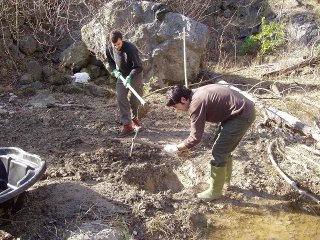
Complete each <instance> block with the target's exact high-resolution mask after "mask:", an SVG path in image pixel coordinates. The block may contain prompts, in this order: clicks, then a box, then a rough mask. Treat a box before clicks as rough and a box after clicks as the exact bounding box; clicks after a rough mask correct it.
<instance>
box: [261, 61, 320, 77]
mask: <svg viewBox="0 0 320 240" xmlns="http://www.w3.org/2000/svg"><path fill="white" fill-rule="evenodd" d="M318 61H320V57H314V58H311V59H307V60H304V61H301V62H299V63H296V64H294V65H292V66H289V67H286V68H282V69H278V70H275V71H272V72H267V73H264V74H262V75H261V76H262V77H270V76H274V75H281V74H285V73H287V72H289V71H292V70H295V69H298V68H301V67H305V66H308V65H311V64H314V63H317V62H318Z"/></svg>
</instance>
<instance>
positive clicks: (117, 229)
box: [0, 69, 320, 239]
mask: <svg viewBox="0 0 320 240" xmlns="http://www.w3.org/2000/svg"><path fill="white" fill-rule="evenodd" d="M252 71H253V72H254V71H255V69H252ZM244 75H246V76H249V75H250V74H249V72H241V71H239V72H237V73H236V74H233V75H230V74H229V75H225V76H223V77H221V78H220V79H217V80H221V79H223V80H226V81H228V82H234V83H237V84H241V85H237V86H238V87H240V88H243V90H248V89H249V88H250V87H248V86H251V87H252V86H254V85H255V84H256V83H257V82H259V80H257V78H255V77H250V78H249V77H246V78H245V77H243V76H244ZM310 76H311V75H309V76H306V77H307V78H308V77H309V80H310ZM282 80H283V81H280V80H279V81H278V85H277V86H279V87H282V88H286V89H288V88H289V87H290V86H289V85H288V83H286V80H285V79H282ZM308 84H310V85H308ZM308 84H306V83H305V82H304V83H303V84H302V83H301V84H300V85H299V86H301V88H303V89H304V91H301V88H298V87H296V88H293V89H291V90H290V91H286V92H283V94H282V96H289V93H290V99H291V98H292V99H293V100H292V99H291V101H289V100H288V99H287V98H284V97H283V98H282V99H280V100H275V99H272V98H271V99H269V98H270V97H272V96H273V95H272V94H270V93H269V94H268V92H267V91H261V89H260V90H259V89H257V91H256V92H254V93H256V95H259V96H260V97H261V96H262V97H264V98H265V99H263V100H264V101H266V102H267V103H270V104H272V105H273V106H276V107H281V106H283V105H285V106H287V107H288V106H289V105H290V104H291V105H293V106H294V103H296V102H297V101H296V100H294V99H295V98H294V97H297V98H299V99H301V98H303V97H306V96H307V97H309V98H311V100H312V101H313V102H314V103H316V104H318V106H319V98H318V97H319V96H318V91H319V88H318V86H317V85H316V84H313V83H312V82H311V81H309V83H308ZM243 86H244V87H243ZM256 88H258V87H257V86H256ZM251 90H252V89H251ZM251 92H253V91H251ZM312 97H314V98H312ZM9 98H10V96H9V94H2V95H1V96H0V101H1V114H0V123H1V125H0V129H1V135H0V145H1V146H15V147H20V148H22V149H24V150H25V151H28V152H30V153H34V154H37V155H39V156H40V157H41V158H42V159H45V160H46V162H47V170H46V173H45V174H44V176H43V178H42V179H41V180H40V181H39V182H38V183H37V184H35V185H34V186H33V187H32V188H31V189H29V190H28V191H27V193H26V199H25V204H24V207H23V208H22V209H21V210H20V211H19V212H17V213H15V214H13V215H11V216H10V218H9V219H7V220H6V219H2V221H3V222H4V224H3V226H1V229H3V230H4V231H6V232H7V233H10V234H11V235H12V236H14V237H15V238H20V239H316V236H320V232H319V229H318V227H316V226H319V224H320V220H319V218H318V216H319V214H320V210H319V205H317V204H316V203H314V202H313V201H311V200H310V199H308V198H306V197H303V196H301V195H299V194H298V193H296V192H295V191H294V190H293V189H292V188H291V187H290V186H289V185H288V184H287V183H286V182H285V181H284V180H283V179H282V178H281V177H280V176H279V174H278V173H277V172H276V171H275V168H274V167H273V166H272V164H271V162H270V160H269V157H268V154H267V148H268V146H269V144H270V141H271V140H272V139H274V138H275V133H274V131H273V127H272V125H270V126H262V125H261V124H260V123H262V115H261V114H260V113H259V111H258V117H257V120H256V122H255V124H254V126H252V128H251V129H250V131H249V132H248V133H247V135H246V136H245V137H244V139H243V140H242V141H241V143H240V145H239V146H238V148H237V150H236V151H235V152H234V161H235V163H234V171H233V178H232V185H233V187H232V189H231V190H230V191H226V193H225V196H224V197H223V198H221V199H219V200H216V201H214V202H209V203H206V202H201V201H199V200H197V199H196V198H195V194H196V193H197V192H199V191H201V190H203V189H204V188H205V187H206V181H207V178H208V175H209V171H208V166H209V161H210V159H211V155H210V149H211V146H212V143H213V142H212V140H213V136H214V132H215V130H216V128H217V126H216V125H214V124H207V126H206V131H205V134H204V137H203V141H202V143H201V144H200V145H198V146H197V147H196V148H195V149H193V151H191V152H190V153H189V156H188V157H187V158H178V157H172V156H169V155H166V154H165V153H164V152H162V151H161V150H159V149H157V148H154V147H150V146H146V145H142V144H135V145H134V147H133V152H132V156H131V157H129V153H130V147H131V137H128V138H125V139H118V138H117V134H118V131H119V129H120V125H119V124H118V123H117V121H118V119H119V117H118V109H117V106H116V104H115V99H114V98H113V99H104V98H98V97H90V96H84V95H79V94H78V95H68V94H61V93H52V92H49V91H39V92H38V93H37V94H36V95H35V96H33V97H28V98H26V97H25V98H24V97H18V98H17V99H16V100H15V101H13V102H9ZM147 100H149V101H150V110H149V112H148V114H147V116H146V117H145V118H144V119H143V131H141V132H139V134H138V138H140V139H142V140H144V141H148V142H153V143H156V144H157V145H159V146H162V145H164V144H167V143H177V142H179V141H181V140H183V139H184V138H186V137H187V136H188V134H189V131H188V130H189V121H188V117H187V116H186V115H185V114H182V113H176V112H174V111H173V110H172V109H169V108H167V107H165V106H164V96H163V94H153V95H151V96H150V97H149V98H148V99H147ZM260 100H261V99H260ZM52 102H55V103H61V104H66V103H76V104H83V105H88V106H90V107H92V108H91V109H85V108H81V107H51V108H48V107H46V104H47V103H52ZM317 102H318V103H317ZM296 104H297V103H296ZM293 108H294V107H293ZM299 109H306V108H304V107H303V106H300V108H299ZM308 110H309V111H310V112H311V113H313V115H312V114H311V115H312V116H319V114H317V111H318V113H319V109H317V108H316V107H315V109H313V108H312V107H311V106H309V108H308ZM305 111H307V110H305ZM299 113H300V115H299ZM295 114H297V115H298V116H297V117H299V118H301V119H303V120H306V121H308V122H310V123H311V124H312V116H311V115H308V114H307V113H305V112H304V113H301V111H300V112H299V111H296V112H295ZM308 116H309V117H308ZM286 131H287V133H290V131H289V130H286ZM290 134H291V133H290ZM292 134H293V135H294V136H298V135H299V134H297V133H292ZM296 139H298V140H296V141H295V142H293V143H291V146H292V147H293V148H295V147H298V146H297V145H298V144H300V143H304V144H307V143H309V144H310V145H311V146H312V144H314V143H313V142H312V141H311V140H310V139H309V138H307V137H305V136H300V137H297V138H296ZM279 159H280V158H279ZM313 159H314V161H315V162H316V163H318V164H319V163H320V160H319V157H318V158H313ZM299 160H300V161H302V158H299ZM281 164H282V165H281V167H283V168H284V169H285V170H286V172H287V173H288V174H289V175H291V176H293V177H294V178H295V180H297V181H298V182H299V183H301V184H302V186H303V187H305V188H308V189H309V190H310V191H312V192H313V193H315V194H317V195H318V197H319V195H320V179H319V176H320V169H319V167H317V166H318V165H314V164H312V163H311V164H310V163H299V162H298V163H293V162H288V161H282V162H281ZM243 214H246V217H244V215H243ZM281 214H285V215H286V217H287V218H286V217H284V218H283V217H281V216H282V215H281ZM294 214H298V216H299V217H297V218H295V216H296V215H294ZM288 215H289V216H288ZM302 216H304V217H302ZM258 217H261V218H260V221H263V224H264V225H263V226H262V225H261V226H260V227H257V226H256V225H254V224H253V222H255V224H257V221H253V220H254V219H257V218H258ZM279 218H281V221H282V222H281V223H279V221H280V220H279ZM249 219H250V222H249ZM275 219H278V220H279V221H275ZM283 219H286V221H285V222H283V221H284V220H283ZM299 219H300V220H301V222H296V221H299ZM295 224H298V225H295ZM299 224H300V225H299ZM301 224H302V225H301ZM253 226H256V227H253ZM267 226H268V228H266V227H267ZM272 226H273V228H271V227H272ZM290 226H291V227H290ZM296 226H304V227H305V228H303V229H302V230H301V228H298V227H296ZM250 228H251V229H250ZM263 229H265V230H264V231H265V234H264V235H263V234H262V235H261V231H263ZM272 229H282V233H279V234H278V235H272V234H275V233H274V231H273V230H272ZM306 229H308V230H307V231H306ZM281 234H282V235H281ZM106 236H108V237H106ZM281 236H282V237H281Z"/></svg>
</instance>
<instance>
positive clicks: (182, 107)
mask: <svg viewBox="0 0 320 240" xmlns="http://www.w3.org/2000/svg"><path fill="white" fill-rule="evenodd" d="M189 105H190V100H189V99H186V98H184V97H182V98H181V99H180V102H179V103H176V104H175V105H174V106H173V107H174V108H175V109H176V110H177V111H184V112H186V111H188V109H189Z"/></svg>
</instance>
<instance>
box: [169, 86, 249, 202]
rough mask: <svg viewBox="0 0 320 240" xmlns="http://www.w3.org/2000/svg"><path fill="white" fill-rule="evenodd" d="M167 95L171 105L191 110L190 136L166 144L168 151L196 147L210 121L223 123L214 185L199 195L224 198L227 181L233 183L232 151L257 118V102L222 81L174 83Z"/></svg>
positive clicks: (214, 153)
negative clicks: (191, 85)
mask: <svg viewBox="0 0 320 240" xmlns="http://www.w3.org/2000/svg"><path fill="white" fill-rule="evenodd" d="M167 97H168V101H167V104H166V105H167V106H169V107H174V108H175V109H176V110H180V111H187V112H188V114H189V117H190V120H191V130H190V135H189V137H188V138H187V139H186V140H184V141H183V142H181V143H179V144H177V145H166V146H165V147H164V150H166V151H167V152H171V153H174V152H178V151H185V150H187V149H190V148H192V147H194V146H195V145H197V144H198V143H199V142H200V141H201V138H202V135H203V132H204V128H205V123H206V122H214V123H219V122H220V123H221V124H220V127H219V129H218V132H217V133H216V136H215V140H214V144H213V146H212V156H213V159H212V160H211V161H210V166H211V177H210V187H209V188H208V189H207V190H206V191H204V192H202V193H199V194H197V197H198V198H200V199H203V200H207V201H210V200H213V199H217V198H219V197H221V196H222V190H223V186H224V184H225V183H226V184H227V186H229V185H230V180H231V174H232V156H231V153H232V152H233V151H234V149H235V148H236V147H237V145H238V144H239V142H240V140H241V139H242V137H243V136H244V135H245V133H246V131H247V130H248V129H249V127H250V126H251V124H252V123H253V122H254V120H255V108H254V103H253V102H252V101H251V100H249V99H248V98H246V97H245V96H243V95H242V94H241V93H239V92H237V91H235V90H232V89H230V88H228V87H226V86H222V85H218V84H210V85H206V86H203V87H200V88H197V89H194V90H190V89H188V88H186V87H184V86H179V85H178V86H174V87H172V88H171V89H169V90H168V92H167Z"/></svg>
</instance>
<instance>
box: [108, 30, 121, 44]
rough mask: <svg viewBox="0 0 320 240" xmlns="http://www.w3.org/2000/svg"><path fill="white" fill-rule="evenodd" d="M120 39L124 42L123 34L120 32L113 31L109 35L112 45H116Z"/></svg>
mask: <svg viewBox="0 0 320 240" xmlns="http://www.w3.org/2000/svg"><path fill="white" fill-rule="evenodd" d="M119 38H120V39H121V40H122V33H121V32H120V31H118V30H113V31H112V32H111V33H110V35H109V40H110V42H112V43H116V42H117V41H118V39H119Z"/></svg>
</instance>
